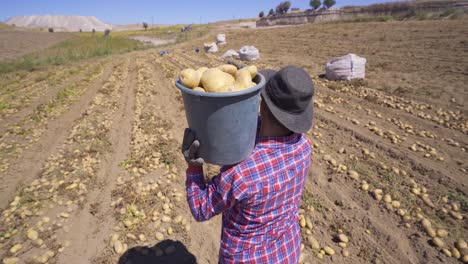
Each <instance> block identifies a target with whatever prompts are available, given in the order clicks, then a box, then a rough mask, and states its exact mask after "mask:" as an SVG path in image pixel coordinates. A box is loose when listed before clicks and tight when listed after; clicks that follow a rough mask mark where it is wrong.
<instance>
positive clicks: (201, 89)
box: [193, 87, 206, 92]
mask: <svg viewBox="0 0 468 264" xmlns="http://www.w3.org/2000/svg"><path fill="white" fill-rule="evenodd" d="M193 90H194V91H199V92H206V91H205V89H203V88H201V87H195V88H193Z"/></svg>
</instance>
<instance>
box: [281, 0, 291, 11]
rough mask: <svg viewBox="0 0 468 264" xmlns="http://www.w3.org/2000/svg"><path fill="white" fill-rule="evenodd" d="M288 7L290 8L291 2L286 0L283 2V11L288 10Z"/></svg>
mask: <svg viewBox="0 0 468 264" xmlns="http://www.w3.org/2000/svg"><path fill="white" fill-rule="evenodd" d="M289 8H291V2H289V1H286V2H284V3H283V12H284V13H287V12H288V11H289Z"/></svg>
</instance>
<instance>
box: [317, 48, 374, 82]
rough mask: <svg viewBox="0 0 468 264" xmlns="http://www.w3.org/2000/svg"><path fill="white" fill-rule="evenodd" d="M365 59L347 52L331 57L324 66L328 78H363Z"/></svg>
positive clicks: (333, 79)
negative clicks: (340, 55)
mask: <svg viewBox="0 0 468 264" xmlns="http://www.w3.org/2000/svg"><path fill="white" fill-rule="evenodd" d="M366 61H367V60H366V59H365V58H362V57H359V56H357V55H356V54H353V53H349V54H347V55H345V56H342V57H337V58H332V59H331V60H329V61H328V62H327V65H326V66H325V71H326V74H325V75H326V77H327V79H329V80H332V81H335V80H347V81H349V80H351V79H364V78H365V76H366Z"/></svg>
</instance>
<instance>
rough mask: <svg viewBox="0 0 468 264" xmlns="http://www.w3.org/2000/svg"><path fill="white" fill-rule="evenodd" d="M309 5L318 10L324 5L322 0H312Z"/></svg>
mask: <svg viewBox="0 0 468 264" xmlns="http://www.w3.org/2000/svg"><path fill="white" fill-rule="evenodd" d="M309 5H310V7H312V9H314V10H316V9H319V7H320V6H321V5H322V2H321V1H320V0H310V3H309Z"/></svg>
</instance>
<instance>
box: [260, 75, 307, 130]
mask: <svg viewBox="0 0 468 264" xmlns="http://www.w3.org/2000/svg"><path fill="white" fill-rule="evenodd" d="M260 73H261V74H262V75H263V76H265V79H266V81H267V83H266V84H265V87H264V89H263V90H262V92H261V95H262V98H263V100H264V101H265V103H266V105H267V106H268V108H269V109H270V111H271V113H272V114H273V116H274V117H275V118H276V119H277V120H278V121H279V122H280V123H281V124H283V125H284V126H285V127H286V128H288V129H289V130H291V131H293V132H295V133H305V132H307V131H308V130H309V129H310V127H311V126H312V119H313V114H314V103H313V101H312V97H313V96H314V84H313V82H312V79H311V78H310V76H309V74H308V73H307V72H306V71H304V70H303V69H302V68H299V67H296V66H286V67H284V68H282V69H281V70H279V71H274V70H271V69H266V70H261V71H260Z"/></svg>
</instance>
